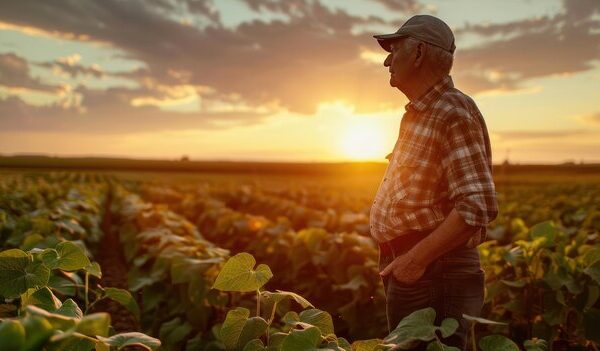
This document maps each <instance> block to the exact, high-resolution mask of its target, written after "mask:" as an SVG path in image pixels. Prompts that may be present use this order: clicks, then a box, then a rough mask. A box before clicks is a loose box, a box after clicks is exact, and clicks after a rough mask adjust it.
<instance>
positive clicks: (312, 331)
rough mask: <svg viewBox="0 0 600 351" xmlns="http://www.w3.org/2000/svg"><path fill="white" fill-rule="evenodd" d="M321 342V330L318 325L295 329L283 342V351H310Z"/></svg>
mask: <svg viewBox="0 0 600 351" xmlns="http://www.w3.org/2000/svg"><path fill="white" fill-rule="evenodd" d="M320 343H321V331H319V328H317V327H309V328H307V329H304V330H297V329H294V330H292V331H291V332H290V334H289V335H288V336H286V337H285V339H283V342H282V343H281V351H309V350H313V349H315V348H317V346H319V344H320Z"/></svg>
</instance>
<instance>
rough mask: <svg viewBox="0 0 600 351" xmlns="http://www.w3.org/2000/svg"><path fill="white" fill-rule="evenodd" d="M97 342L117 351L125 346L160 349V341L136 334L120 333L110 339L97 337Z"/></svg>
mask: <svg viewBox="0 0 600 351" xmlns="http://www.w3.org/2000/svg"><path fill="white" fill-rule="evenodd" d="M98 340H100V341H101V342H102V343H104V344H105V345H107V346H111V347H116V348H117V350H121V349H122V348H124V347H126V346H141V347H144V348H146V349H147V350H158V348H159V347H160V340H158V339H156V338H153V337H151V336H148V335H146V334H142V333H137V332H131V333H121V334H117V335H113V336H111V337H110V338H105V337H102V336H98Z"/></svg>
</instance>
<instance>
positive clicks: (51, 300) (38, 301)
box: [21, 287, 62, 312]
mask: <svg viewBox="0 0 600 351" xmlns="http://www.w3.org/2000/svg"><path fill="white" fill-rule="evenodd" d="M30 305H32V306H37V307H39V308H42V309H44V310H46V311H49V312H54V311H56V310H57V309H58V308H60V306H61V305H62V304H61V302H60V300H59V299H58V298H57V297H56V296H54V294H53V293H52V291H51V290H50V289H48V288H47V287H43V288H41V289H38V290H35V289H29V290H27V291H26V292H25V293H23V294H21V308H22V309H25V307H27V306H30Z"/></svg>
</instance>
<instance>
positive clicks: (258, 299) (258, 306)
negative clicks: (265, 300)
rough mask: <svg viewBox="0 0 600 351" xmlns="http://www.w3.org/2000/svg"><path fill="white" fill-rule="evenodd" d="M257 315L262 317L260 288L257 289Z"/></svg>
mask: <svg viewBox="0 0 600 351" xmlns="http://www.w3.org/2000/svg"><path fill="white" fill-rule="evenodd" d="M256 317H260V289H256Z"/></svg>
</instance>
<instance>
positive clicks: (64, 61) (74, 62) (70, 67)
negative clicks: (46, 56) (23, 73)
mask: <svg viewBox="0 0 600 351" xmlns="http://www.w3.org/2000/svg"><path fill="white" fill-rule="evenodd" d="M80 59H81V56H80V55H79V54H74V55H71V56H67V57H60V58H58V59H56V60H55V61H52V62H41V63H35V65H37V66H40V67H44V68H50V69H54V70H56V72H57V73H58V74H61V73H65V74H67V75H68V76H70V77H72V78H74V77H77V76H79V75H82V76H88V75H91V76H94V77H96V78H102V77H103V76H104V72H103V71H102V68H100V66H98V65H96V64H93V65H91V66H89V67H85V66H83V65H80V64H78V62H79V60H80Z"/></svg>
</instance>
